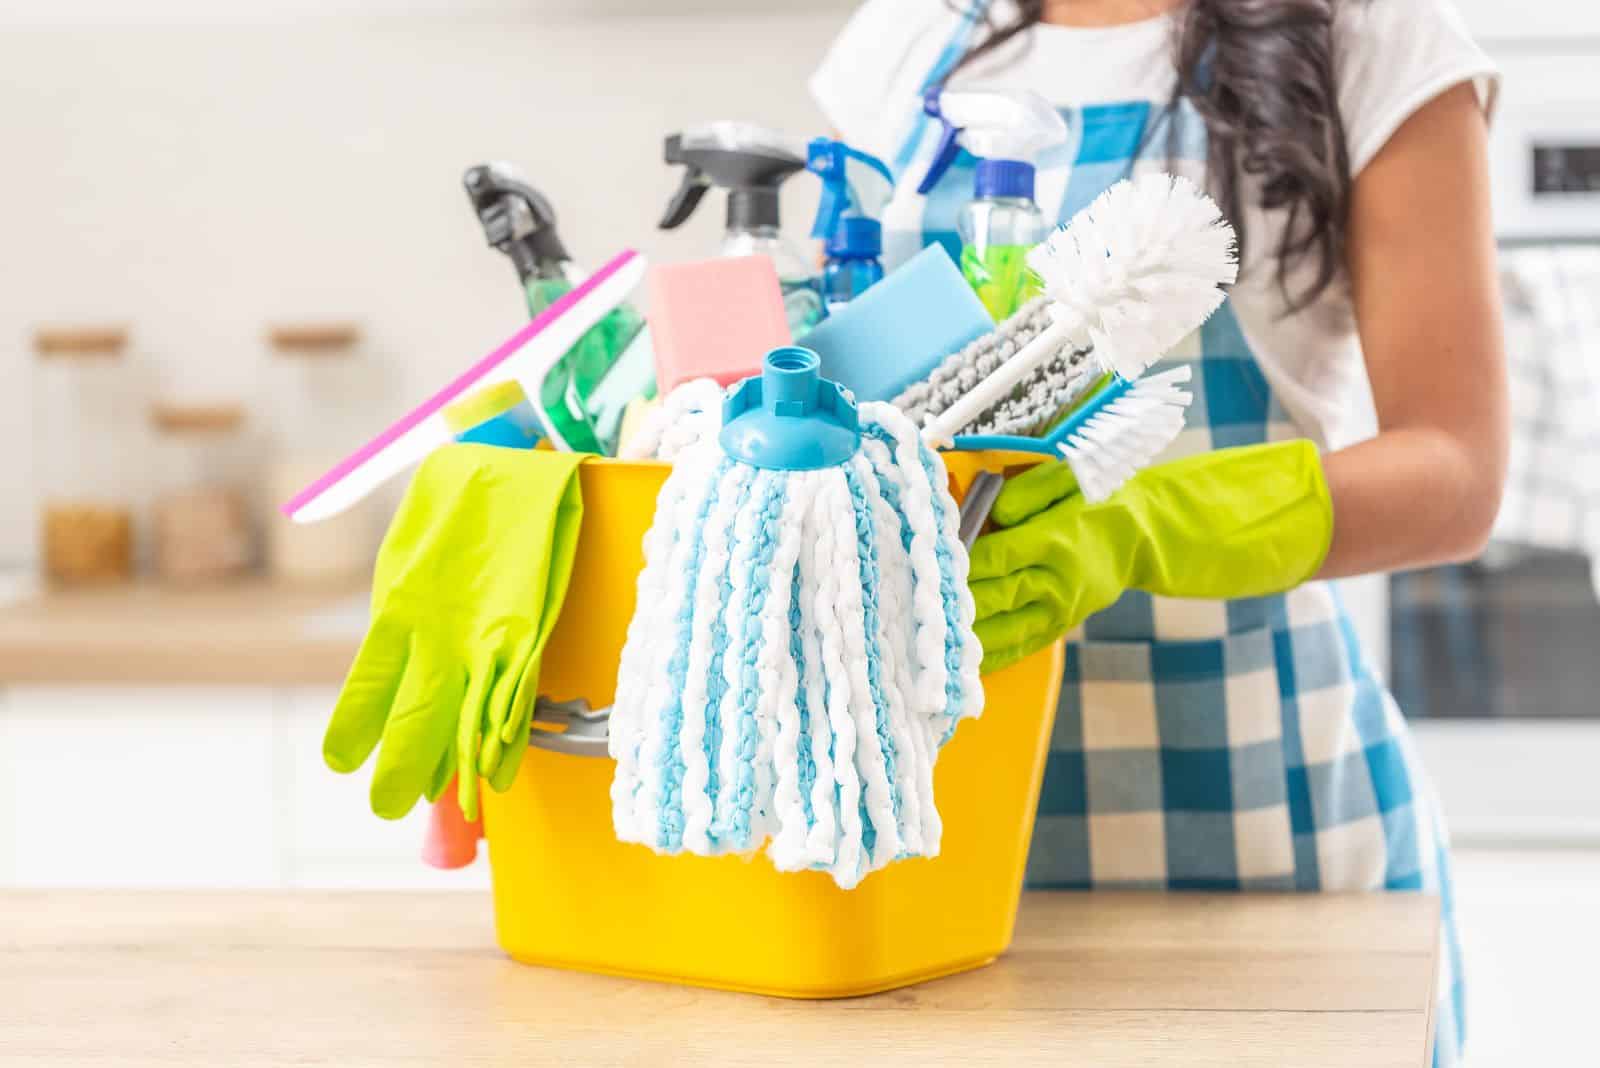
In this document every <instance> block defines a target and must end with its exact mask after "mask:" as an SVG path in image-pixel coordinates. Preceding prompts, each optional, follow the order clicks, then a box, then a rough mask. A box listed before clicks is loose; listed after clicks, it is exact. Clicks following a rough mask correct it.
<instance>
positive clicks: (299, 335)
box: [267, 322, 361, 356]
mask: <svg viewBox="0 0 1600 1068" xmlns="http://www.w3.org/2000/svg"><path fill="white" fill-rule="evenodd" d="M267 340H268V341H269V342H271V344H272V347H273V348H275V349H277V350H278V352H279V353H281V354H282V355H285V356H342V355H344V354H345V353H347V352H349V351H350V349H351V348H353V347H354V346H355V344H356V342H358V341H360V340H361V327H360V325H359V324H357V323H348V322H325V323H324V322H315V323H313V322H307V323H274V324H272V325H271V326H268V327H267Z"/></svg>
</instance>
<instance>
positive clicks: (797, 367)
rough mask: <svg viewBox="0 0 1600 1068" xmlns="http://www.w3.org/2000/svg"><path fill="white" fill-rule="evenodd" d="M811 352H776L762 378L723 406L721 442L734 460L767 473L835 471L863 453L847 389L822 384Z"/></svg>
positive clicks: (769, 355) (858, 422)
mask: <svg viewBox="0 0 1600 1068" xmlns="http://www.w3.org/2000/svg"><path fill="white" fill-rule="evenodd" d="M821 367H822V361H821V360H820V359H819V358H818V357H817V354H816V353H814V352H812V351H811V350H810V349H803V348H799V347H798V346H788V347H785V348H781V349H773V350H772V351H771V352H769V353H767V355H766V358H765V359H763V360H762V362H761V374H760V375H759V376H756V377H751V378H747V379H745V380H744V381H743V382H741V383H739V385H738V386H736V387H735V388H734V390H733V392H732V393H730V394H729V395H728V399H727V400H726V401H724V402H723V405H722V431H721V433H719V434H718V435H717V440H718V441H719V442H720V443H721V444H722V449H723V451H724V452H726V453H727V454H728V455H729V456H731V457H732V458H733V459H735V460H738V461H740V462H742V463H746V464H749V465H750V466H751V467H759V468H764V469H766V470H769V471H815V470H818V469H819V468H824V467H837V466H838V465H839V464H842V463H844V462H845V461H846V460H848V459H850V457H852V456H854V455H855V453H856V450H857V449H859V448H860V447H861V419H860V416H859V414H858V413H857V412H856V401H855V397H854V395H853V394H851V392H850V391H849V390H848V389H845V388H844V387H843V386H841V385H839V383H837V382H832V381H829V380H828V379H826V378H823V377H822V375H821V373H820V368H821Z"/></svg>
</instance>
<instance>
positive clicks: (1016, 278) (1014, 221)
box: [956, 161, 1049, 322]
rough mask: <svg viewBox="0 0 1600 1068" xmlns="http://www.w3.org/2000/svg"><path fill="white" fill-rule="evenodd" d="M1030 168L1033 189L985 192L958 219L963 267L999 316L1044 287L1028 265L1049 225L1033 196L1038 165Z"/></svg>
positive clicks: (1029, 184) (962, 269) (991, 311)
mask: <svg viewBox="0 0 1600 1068" xmlns="http://www.w3.org/2000/svg"><path fill="white" fill-rule="evenodd" d="M996 162H999V161H996ZM985 163H988V161H985ZM1020 166H1026V165H1020ZM981 169H983V168H982V166H981V165H980V170H981ZM1027 169H1028V174H1027V176H1026V177H1027V185H1028V192H1027V193H1025V194H1022V195H994V194H991V195H988V196H979V197H977V198H976V199H974V200H971V201H969V202H968V203H967V204H966V205H965V206H964V207H963V208H962V210H961V214H960V216H959V217H958V218H957V220H956V228H957V231H958V232H959V233H960V235H961V273H962V274H963V275H965V276H966V279H967V283H968V284H969V285H970V286H972V288H973V290H974V291H975V292H976V293H977V294H978V299H979V300H981V301H983V306H984V307H985V308H987V309H988V310H989V314H990V315H991V316H993V317H994V320H995V322H999V321H1000V320H1002V319H1004V318H1006V317H1007V316H1009V315H1011V314H1012V313H1014V312H1015V311H1016V310H1017V309H1018V308H1020V307H1022V305H1024V304H1026V303H1027V302H1028V301H1029V300H1031V299H1032V298H1033V297H1035V296H1037V295H1038V293H1039V290H1040V283H1039V279H1038V277H1037V276H1035V275H1034V273H1033V272H1032V271H1031V270H1029V268H1028V262H1027V255H1028V250H1029V249H1031V248H1033V246H1034V245H1037V244H1038V243H1039V242H1040V241H1043V240H1044V239H1045V237H1046V236H1048V234H1049V226H1048V224H1047V223H1046V222H1045V218H1044V213H1043V212H1042V211H1040V210H1039V205H1037V204H1035V203H1034V202H1033V197H1032V186H1033V180H1032V179H1033V174H1032V171H1033V168H1032V167H1028V168H1027Z"/></svg>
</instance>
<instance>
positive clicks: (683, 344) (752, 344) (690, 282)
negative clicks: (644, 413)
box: [649, 256, 789, 396]
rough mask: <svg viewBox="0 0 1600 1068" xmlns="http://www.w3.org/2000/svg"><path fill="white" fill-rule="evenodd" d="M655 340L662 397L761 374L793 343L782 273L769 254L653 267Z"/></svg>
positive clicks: (651, 294) (653, 341)
mask: <svg viewBox="0 0 1600 1068" xmlns="http://www.w3.org/2000/svg"><path fill="white" fill-rule="evenodd" d="M649 287H650V341H651V344H652V346H653V347H654V348H655V354H656V388H657V390H658V392H659V393H660V394H661V395H663V396H664V395H666V394H667V393H669V392H670V391H671V390H672V388H673V387H674V386H677V385H679V384H680V383H683V382H687V381H688V380H689V379H691V378H714V379H716V380H717V381H718V382H720V383H722V384H723V385H725V386H726V385H728V384H730V383H733V382H737V381H739V380H740V379H742V378H748V377H750V376H751V375H754V374H760V373H761V358H762V357H763V356H765V355H766V354H767V353H768V352H770V351H771V350H773V349H775V348H779V347H780V346H783V345H787V344H789V321H788V319H787V318H786V317H785V315H784V311H783V291H782V290H780V289H779V288H778V272H777V271H776V270H775V269H774V268H773V266H772V260H771V259H770V258H769V257H767V256H735V257H732V258H728V259H716V260H700V261H698V262H695V263H669V264H663V265H659V266H652V267H651V268H650V276H649Z"/></svg>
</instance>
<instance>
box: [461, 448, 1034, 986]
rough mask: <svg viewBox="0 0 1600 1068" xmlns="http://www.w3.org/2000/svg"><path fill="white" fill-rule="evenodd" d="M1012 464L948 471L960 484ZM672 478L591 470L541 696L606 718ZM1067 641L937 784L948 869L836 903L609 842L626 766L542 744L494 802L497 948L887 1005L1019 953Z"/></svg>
mask: <svg viewBox="0 0 1600 1068" xmlns="http://www.w3.org/2000/svg"><path fill="white" fill-rule="evenodd" d="M1003 459H1004V458H996V457H993V456H985V455H979V456H966V455H959V454H958V455H956V456H953V457H951V458H950V460H951V463H950V466H951V470H952V483H953V488H954V489H955V491H956V492H957V493H958V495H959V494H960V493H962V492H964V490H965V487H966V485H967V484H968V483H970V481H971V478H972V476H973V475H974V474H976V472H977V471H978V470H980V469H982V468H984V467H990V468H991V469H998V468H999V467H1001V466H1003ZM667 471H668V468H667V467H666V466H665V465H662V464H639V463H624V462H621V461H613V460H596V461H593V462H590V463H586V464H584V465H583V467H582V468H581V469H580V476H581V479H582V485H583V506H584V517H583V532H582V534H581V536H580V540H579V546H578V554H577V558H576V561H575V563H574V571H573V576H572V584H571V587H570V593H569V594H568V596H567V602H566V606H565V607H564V609H563V610H562V615H561V622H560V625H559V626H558V627H557V629H556V631H555V633H554V634H553V635H552V636H551V640H550V645H549V648H548V650H547V652H546V654H545V658H544V665H543V671H542V675H541V678H540V686H539V689H540V692H541V693H542V694H544V695H546V696H548V697H551V698H555V699H558V700H570V699H573V698H584V699H587V700H588V701H589V702H590V703H591V704H592V705H594V706H595V707H600V706H602V705H606V704H609V703H610V702H611V698H612V691H613V688H614V686H615V684H616V671H617V660H618V658H619V656H620V654H621V651H622V644H623V639H624V637H625V636H626V631H627V626H628V620H629V618H630V617H631V616H632V614H633V602H634V583H635V580H636V578H637V576H638V573H639V571H640V569H641V568H642V567H643V566H644V560H643V554H642V547H641V545H642V541H643V538H644V534H645V531H646V530H647V529H648V527H649V525H650V520H651V517H652V514H653V512H654V506H655V499H656V494H657V492H658V491H659V490H660V488H661V485H662V483H663V482H664V481H665V479H666V475H667ZM1061 661H1062V646H1061V645H1060V644H1059V643H1058V644H1056V645H1055V646H1053V647H1052V648H1050V649H1047V650H1045V651H1043V652H1041V653H1039V654H1037V655H1035V656H1033V657H1030V658H1029V659H1028V660H1025V661H1023V662H1022V663H1019V664H1016V665H1015V666H1013V667H1011V668H1008V669H1007V670H1005V671H1003V672H999V673H997V674H994V675H991V676H988V677H986V678H985V679H984V689H985V693H986V695H987V701H986V704H985V707H984V711H983V716H982V718H981V719H978V720H976V721H969V722H967V723H964V724H962V725H961V727H960V728H959V729H958V730H957V732H956V735H955V737H954V738H953V739H952V740H951V741H950V743H949V744H948V745H947V746H946V747H945V749H944V751H943V753H942V754H941V756H940V758H939V763H938V766H937V768H936V769H935V776H934V783H935V790H936V797H937V799H938V804H939V812H940V815H941V816H942V817H943V820H944V838H943V843H942V847H941V852H940V855H939V856H938V857H937V858H934V859H931V860H930V859H915V860H905V861H901V862H899V863H896V864H892V865H890V866H889V867H888V868H886V869H885V870H883V871H880V872H876V873H874V874H872V875H869V876H867V878H866V879H865V880H864V881H863V882H862V883H861V884H860V885H859V886H858V887H857V888H856V889H854V890H850V891H845V890H840V889H839V888H838V887H837V886H835V885H834V883H833V881H832V879H830V878H829V877H828V876H827V875H826V874H824V873H821V872H801V873H791V874H780V873H778V872H777V871H775V870H774V869H773V868H772V866H771V864H770V863H768V861H767V860H766V858H765V857H764V856H759V855H758V856H755V857H752V858H748V859H747V858H743V857H714V858H708V857H696V856H658V855H657V854H655V853H654V852H652V851H651V850H649V849H648V848H646V847H644V846H640V845H624V844H622V843H620V842H618V841H617V840H616V838H615V837H614V835H613V834H612V829H611V797H610V785H611V774H612V770H613V768H614V765H613V763H612V761H610V760H609V759H605V758H599V757H593V756H577V755H572V754H569V753H562V752H554V751H551V750H549V749H545V748H540V747H538V746H533V747H530V748H529V750H528V753H527V756H526V757H524V758H523V764H522V768H521V771H520V772H519V773H518V775H517V779H516V783H515V784H514V785H513V786H512V788H511V789H510V790H509V791H508V792H507V793H505V794H495V793H493V792H492V791H488V790H485V792H484V829H485V832H486V834H487V836H488V839H489V861H490V868H491V872H492V877H493V883H494V904H495V923H496V928H497V932H498V936H499V940H500V944H501V946H502V947H503V948H504V949H505V951H506V952H507V953H509V954H510V955H511V956H512V957H514V958H516V959H517V960H520V961H525V962H527V963H530V964H543V965H550V966H552V967H558V968H575V969H579V970H582V971H591V972H604V973H608V974H613V975H626V976H634V977H639V978H646V979H657V980H664V981H668V982H675V983H688V984H693V985H696V986H710V987H718V988H722V989H727V990H742V991H750V992H754V993H760V994H773V995H779V996H783V997H798V998H830V997H850V996H854V995H859V994H870V993H876V992H878V991H883V990H891V989H894V988H896V987H901V986H907V985H909V984H912V983H916V982H920V981H922V980H925V979H931V978H934V977H936V976H941V975H949V974H951V973H954V972H959V971H965V970H967V969H969V968H976V967H979V966H981V965H984V964H987V963H988V962H990V961H992V960H994V958H995V957H997V956H999V955H1000V954H1001V953H1003V952H1004V951H1005V949H1006V947H1007V946H1008V945H1010V943H1011V935H1012V930H1013V928H1014V926H1015V923H1016V914H1017V903H1018V901H1019V899H1020V895H1021V892H1022V874H1023V867H1024V865H1025V863H1026V861H1027V857H1028V842H1029V839H1030V838H1031V836H1032V833H1033V818H1034V806H1035V804H1036V803H1037V801H1038V797H1039V782H1040V779H1041V778H1042V776H1043V774H1044V763H1045V753H1046V750H1047V748H1048V743H1049V739H1050V730H1051V726H1052V724H1053V722H1054V718H1055V709H1056V699H1057V696H1058V694H1059V690H1060V680H1061Z"/></svg>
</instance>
